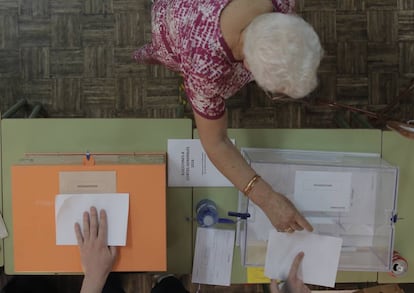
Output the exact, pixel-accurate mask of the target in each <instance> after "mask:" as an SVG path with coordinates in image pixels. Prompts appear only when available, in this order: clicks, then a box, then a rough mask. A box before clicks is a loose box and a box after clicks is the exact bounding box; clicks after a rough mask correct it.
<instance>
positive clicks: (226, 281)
mask: <svg viewBox="0 0 414 293" xmlns="http://www.w3.org/2000/svg"><path fill="white" fill-rule="evenodd" d="M234 235H235V232H234V230H225V229H214V228H201V227H199V228H198V229H197V235H196V245H195V253H194V260H193V274H192V282H193V283H196V284H208V285H221V286H230V280H231V267H232V263H233V250H234Z"/></svg>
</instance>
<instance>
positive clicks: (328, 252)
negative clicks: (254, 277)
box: [265, 229, 342, 287]
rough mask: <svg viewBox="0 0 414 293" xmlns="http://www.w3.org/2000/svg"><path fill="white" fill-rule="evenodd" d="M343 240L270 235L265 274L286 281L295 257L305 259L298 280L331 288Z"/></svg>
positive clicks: (302, 234)
mask: <svg viewBox="0 0 414 293" xmlns="http://www.w3.org/2000/svg"><path fill="white" fill-rule="evenodd" d="M341 247H342V238H339V237H332V236H325V235H319V234H316V233H310V232H307V231H297V232H295V233H292V234H289V233H282V232H277V231H276V230H275V229H273V230H271V231H270V233H269V242H268V246H267V254H266V262H265V275H266V276H267V277H269V278H271V279H277V280H286V279H287V277H288V274H289V270H290V267H291V265H292V262H293V260H294V258H295V257H296V255H297V254H298V253H299V252H301V251H303V252H304V253H305V256H304V258H303V260H302V262H301V265H300V267H299V271H298V277H299V278H301V279H302V280H303V282H304V283H306V284H313V285H320V286H326V287H334V286H335V280H336V273H337V271H338V265H339V256H340V253H341Z"/></svg>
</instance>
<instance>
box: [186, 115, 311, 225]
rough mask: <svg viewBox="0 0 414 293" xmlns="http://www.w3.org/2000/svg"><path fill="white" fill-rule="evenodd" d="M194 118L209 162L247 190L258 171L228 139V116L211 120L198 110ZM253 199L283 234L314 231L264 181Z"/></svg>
mask: <svg viewBox="0 0 414 293" xmlns="http://www.w3.org/2000/svg"><path fill="white" fill-rule="evenodd" d="M194 117H195V122H196V125H197V130H198V133H199V136H200V140H201V143H202V145H203V147H204V149H205V151H206V153H207V155H208V157H209V159H210V160H211V161H212V163H213V164H214V165H215V166H216V168H217V169H218V170H219V171H220V172H221V173H222V174H223V175H224V176H226V177H227V178H228V179H229V180H230V181H231V182H232V183H233V184H234V186H235V187H236V188H237V189H239V190H243V189H244V188H245V187H246V185H247V184H248V182H249V181H250V180H251V179H252V178H253V176H254V175H255V174H256V172H255V171H254V170H253V169H252V168H251V167H250V166H249V165H248V164H247V162H246V161H245V159H244V158H243V156H242V155H241V153H240V152H239V150H238V149H237V148H236V147H235V146H234V145H233V143H232V142H231V141H230V139H229V138H228V135H227V113H225V114H224V115H223V116H221V117H220V118H218V119H207V118H205V117H203V116H201V115H199V114H198V113H197V112H196V111H194ZM249 198H250V199H252V200H253V202H254V203H255V204H257V205H258V206H259V207H260V208H261V209H262V210H263V211H264V212H265V214H266V215H267V217H268V218H269V220H270V221H271V223H272V224H273V225H274V226H275V228H276V229H278V230H279V231H284V230H286V229H288V228H292V229H293V230H303V229H306V230H308V231H312V229H313V228H312V226H311V225H310V224H309V222H308V221H307V220H306V219H305V218H304V217H303V216H302V215H301V214H300V213H299V211H298V210H297V209H296V208H295V206H294V205H293V204H292V203H291V202H290V201H289V200H288V199H287V198H286V197H285V196H284V195H282V194H281V193H278V192H276V191H274V190H273V189H272V187H271V186H270V185H269V184H268V183H267V182H266V181H264V180H263V179H259V180H258V181H257V182H256V184H255V185H254V187H253V188H252V190H251V192H250V193H249Z"/></svg>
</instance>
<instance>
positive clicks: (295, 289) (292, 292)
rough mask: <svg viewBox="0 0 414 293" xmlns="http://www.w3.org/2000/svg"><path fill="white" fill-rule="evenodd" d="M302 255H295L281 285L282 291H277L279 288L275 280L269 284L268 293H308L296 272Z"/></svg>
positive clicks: (308, 290)
mask: <svg viewBox="0 0 414 293" xmlns="http://www.w3.org/2000/svg"><path fill="white" fill-rule="evenodd" d="M303 256H304V253H303V252H300V253H298V254H297V255H296V257H295V259H294V260H293V262H292V265H291V266H290V271H289V275H288V278H287V280H286V282H285V284H284V285H283V287H282V289H281V290H280V289H279V286H278V284H277V282H276V280H272V281H271V283H270V292H271V293H310V292H311V290H310V289H309V288H308V287H307V286H306V285H305V284H304V283H303V281H302V280H301V279H300V278H298V270H299V266H300V263H301V262H302V259H303Z"/></svg>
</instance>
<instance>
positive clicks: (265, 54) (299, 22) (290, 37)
mask: <svg viewBox="0 0 414 293" xmlns="http://www.w3.org/2000/svg"><path fill="white" fill-rule="evenodd" d="M243 53H244V61H245V62H246V63H247V64H246V65H247V67H248V68H249V70H250V71H251V73H252V74H253V76H254V78H255V80H256V82H257V84H258V85H259V86H260V87H262V88H263V89H264V90H266V91H270V92H273V93H275V92H278V93H283V94H286V95H288V96H290V97H292V98H302V97H304V96H306V95H307V94H309V93H310V92H311V91H313V90H314V89H315V87H316V86H317V83H318V81H317V70H318V67H319V63H320V61H321V59H322V56H323V49H322V47H321V44H320V41H319V37H318V35H317V34H316V32H315V30H314V29H313V28H312V26H311V25H310V24H308V23H307V22H306V21H304V20H303V19H302V18H300V17H299V16H296V15H292V14H282V13H265V14H262V15H259V16H257V17H256V18H255V19H253V21H252V22H251V23H250V24H249V25H248V26H247V28H246V31H245V37H244V45H243Z"/></svg>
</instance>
